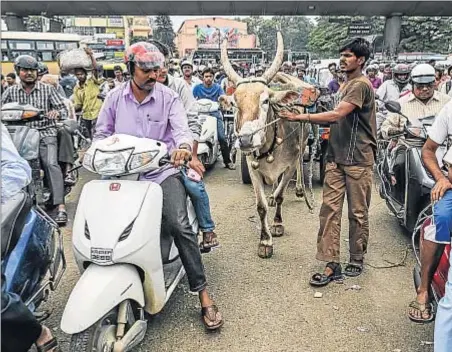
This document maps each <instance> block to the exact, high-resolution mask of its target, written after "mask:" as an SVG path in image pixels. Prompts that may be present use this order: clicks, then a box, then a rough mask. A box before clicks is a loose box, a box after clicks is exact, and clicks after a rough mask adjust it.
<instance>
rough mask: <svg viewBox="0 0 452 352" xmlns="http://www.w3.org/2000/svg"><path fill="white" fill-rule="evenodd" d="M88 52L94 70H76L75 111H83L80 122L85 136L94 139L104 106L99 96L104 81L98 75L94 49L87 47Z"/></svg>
mask: <svg viewBox="0 0 452 352" xmlns="http://www.w3.org/2000/svg"><path fill="white" fill-rule="evenodd" d="M86 53H87V54H88V55H89V56H90V58H91V61H92V67H93V70H92V71H91V74H90V75H88V72H87V71H86V70H85V69H84V68H76V69H75V70H74V73H75V76H76V77H77V79H78V83H77V85H76V86H75V88H74V105H75V111H81V112H82V119H81V121H80V124H81V125H82V127H83V130H84V132H85V137H87V138H89V139H92V137H93V134H94V128H95V127H96V121H97V116H98V115H99V112H100V108H101V107H102V101H101V100H100V99H99V98H98V97H97V96H98V95H99V94H100V86H101V84H102V83H103V82H101V80H100V79H99V77H98V70H97V64H96V59H95V58H94V55H93V52H92V50H91V49H88V48H87V49H86Z"/></svg>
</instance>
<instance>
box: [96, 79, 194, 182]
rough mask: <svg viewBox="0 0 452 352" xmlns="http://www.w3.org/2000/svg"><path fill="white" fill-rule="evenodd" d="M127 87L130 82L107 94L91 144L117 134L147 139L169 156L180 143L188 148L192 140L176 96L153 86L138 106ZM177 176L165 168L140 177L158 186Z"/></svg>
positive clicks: (170, 168)
mask: <svg viewBox="0 0 452 352" xmlns="http://www.w3.org/2000/svg"><path fill="white" fill-rule="evenodd" d="M130 85H131V83H130V82H126V83H122V84H121V85H120V86H118V87H116V88H115V89H113V90H112V91H110V92H109V93H108V95H107V98H106V99H105V102H104V104H103V106H102V109H101V110H100V113H99V118H98V120H97V124H96V132H95V135H94V140H99V139H104V138H107V137H109V136H111V135H113V134H118V133H120V134H128V135H131V136H135V137H140V138H151V139H155V140H158V141H161V142H163V143H165V144H166V145H167V146H168V152H169V154H170V155H171V152H172V151H173V150H174V149H176V148H178V147H179V146H180V145H181V144H183V143H186V144H188V145H190V146H192V144H193V136H192V133H191V131H190V128H189V127H188V120H187V115H186V112H185V109H184V106H183V104H182V101H181V99H180V98H179V96H178V95H177V93H175V92H174V91H173V90H171V89H170V88H168V87H165V86H164V85H163V84H160V83H156V84H155V86H154V89H153V90H152V92H151V93H150V94H149V95H148V96H147V97H146V99H144V100H143V101H142V102H141V103H139V102H138V101H137V100H136V99H135V96H134V95H133V92H132V89H131V86H130ZM177 173H179V170H177V169H175V168H174V167H172V166H171V165H168V166H166V167H163V168H161V169H159V170H156V171H152V172H150V173H147V174H146V175H142V177H141V179H143V180H149V181H153V182H156V183H159V184H160V183H162V182H163V181H164V180H165V179H166V178H167V177H169V176H171V175H174V174H177Z"/></svg>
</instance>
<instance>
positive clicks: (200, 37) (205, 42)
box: [196, 27, 239, 49]
mask: <svg viewBox="0 0 452 352" xmlns="http://www.w3.org/2000/svg"><path fill="white" fill-rule="evenodd" d="M218 29H219V30H220V31H221V38H224V37H227V38H228V48H237V47H238V46H239V31H238V29H237V28H227V27H223V28H218ZM218 29H217V28H212V27H210V28H209V27H198V28H196V41H197V44H198V48H200V49H218V48H219V45H220V38H219V32H218Z"/></svg>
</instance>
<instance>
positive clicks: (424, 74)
mask: <svg viewBox="0 0 452 352" xmlns="http://www.w3.org/2000/svg"><path fill="white" fill-rule="evenodd" d="M411 80H412V81H413V83H433V82H435V69H434V68H433V66H432V65H429V64H419V65H416V66H415V67H414V68H413V70H412V71H411Z"/></svg>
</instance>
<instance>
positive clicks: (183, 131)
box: [95, 42, 223, 329]
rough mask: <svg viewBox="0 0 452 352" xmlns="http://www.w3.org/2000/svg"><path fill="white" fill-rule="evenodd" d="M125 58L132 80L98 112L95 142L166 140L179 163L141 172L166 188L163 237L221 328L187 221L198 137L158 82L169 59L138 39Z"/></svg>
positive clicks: (209, 318)
mask: <svg viewBox="0 0 452 352" xmlns="http://www.w3.org/2000/svg"><path fill="white" fill-rule="evenodd" d="M125 59H126V64H127V66H128V71H129V72H130V73H131V76H132V79H131V80H130V81H129V82H124V83H123V84H122V85H120V86H119V87H118V88H117V89H115V90H113V91H112V92H110V93H109V94H108V95H107V97H106V99H105V101H104V104H103V106H102V109H101V111H100V114H99V120H98V123H97V127H96V134H95V140H98V139H104V138H107V137H108V136H111V135H113V134H115V133H122V134H128V135H133V136H137V137H146V138H152V139H156V140H160V141H161V142H163V143H165V144H167V146H168V150H169V152H170V154H171V162H172V164H173V166H174V167H171V166H170V165H168V166H166V167H163V168H160V169H159V170H157V171H153V172H150V173H148V174H146V175H142V179H144V180H150V181H153V182H156V183H159V184H160V186H161V187H162V191H163V209H162V232H163V235H166V236H168V235H172V236H173V237H174V242H175V244H176V246H177V248H178V250H179V254H180V258H181V260H182V263H183V265H184V268H185V271H186V272H187V276H188V282H189V285H190V290H191V291H193V292H197V293H198V294H199V300H200V302H201V307H202V319H203V322H204V324H205V326H206V327H207V328H208V329H217V328H219V327H220V326H221V325H222V324H223V319H222V317H221V313H220V312H219V311H218V308H217V307H216V306H215V304H214V303H213V301H212V299H211V298H210V296H209V294H208V292H207V288H206V286H207V281H206V276H205V273H204V268H203V264H202V259H201V253H200V251H199V247H198V242H197V236H196V234H195V233H194V232H193V230H192V228H191V225H190V223H189V220H188V214H187V205H186V199H187V196H186V191H185V188H184V185H183V180H182V176H181V173H180V171H179V169H178V167H179V166H181V165H182V164H183V163H184V162H185V161H188V160H189V159H190V158H191V156H192V142H193V135H192V133H191V131H190V129H189V127H188V122H187V117H186V114H185V109H184V106H183V104H182V101H181V99H180V98H179V96H178V95H177V93H175V92H173V91H172V90H171V89H170V88H168V87H165V86H164V85H163V84H160V83H158V82H157V78H158V77H159V74H160V69H161V68H162V67H163V65H164V61H165V59H164V57H163V55H162V54H161V53H160V51H159V50H158V49H157V48H156V47H155V46H154V45H152V44H150V43H146V42H138V43H135V44H133V45H131V46H130V47H129V48H128V49H127V51H126V53H125ZM113 107H114V108H113Z"/></svg>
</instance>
